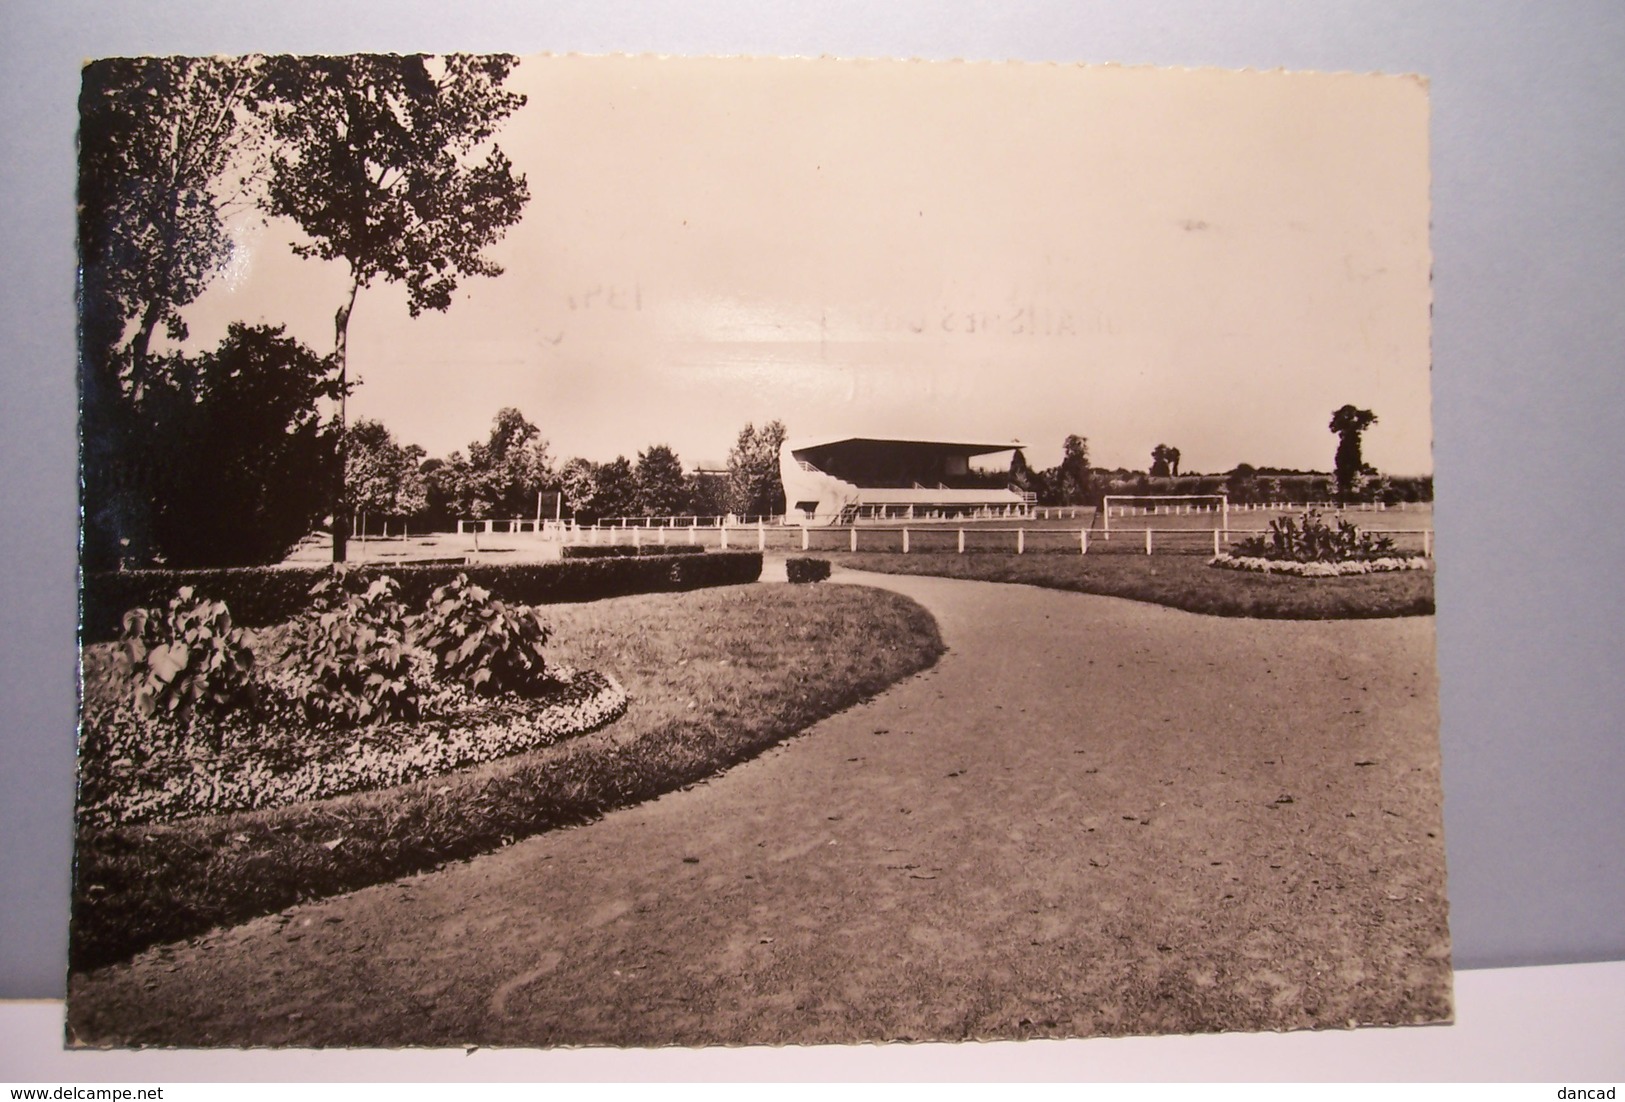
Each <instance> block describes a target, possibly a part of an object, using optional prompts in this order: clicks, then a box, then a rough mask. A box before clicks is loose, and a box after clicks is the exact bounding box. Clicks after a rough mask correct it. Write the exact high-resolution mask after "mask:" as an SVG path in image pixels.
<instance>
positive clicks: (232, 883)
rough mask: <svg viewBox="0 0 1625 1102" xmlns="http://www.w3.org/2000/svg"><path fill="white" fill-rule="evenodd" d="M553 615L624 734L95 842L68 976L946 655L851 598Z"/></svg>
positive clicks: (678, 771)
mask: <svg viewBox="0 0 1625 1102" xmlns="http://www.w3.org/2000/svg"><path fill="white" fill-rule="evenodd" d="M545 615H546V618H547V619H548V621H549V623H550V624H551V625H552V627H553V629H554V633H555V634H554V644H553V645H552V646H551V647H550V648H549V649H550V653H551V654H552V655H553V656H554V657H555V658H556V659H557V660H558V661H561V662H564V663H566V664H569V665H573V666H576V667H578V668H584V669H595V670H599V671H601V672H604V673H607V674H609V675H611V676H613V677H615V678H616V679H617V680H619V681H620V682H621V684H622V685H624V686H625V687H626V689H627V690H628V692H629V693H630V694H631V704H630V705H629V707H628V709H627V712H626V714H625V715H624V716H623V717H622V718H621V719H619V720H617V721H616V722H614V723H611V724H609V725H608V726H606V727H604V728H601V729H600V730H598V731H596V732H594V733H592V734H589V735H584V736H582V737H579V738H575V739H570V740H568V741H565V742H562V743H559V744H557V745H554V746H550V747H547V748H545V749H540V750H536V751H532V752H529V753H523V754H518V755H515V756H513V757H510V758H504V759H501V760H498V761H494V762H489V763H487V764H485V765H481V766H477V767H474V768H471V769H466V770H463V771H460V772H456V773H450V774H444V775H442V776H439V777H433V778H430V779H427V780H423V781H419V782H416V783H413V784H407V785H402V786H400V787H397V788H391V789H385V790H381V791H374V792H360V793H354V794H352V795H348V796H341V797H337V798H334V799H329V800H323V801H319V802H314V803H306V804H295V805H291V806H287V807H281V808H276V809H269V810H265V811H256V812H247V813H241V814H233V815H219V816H213V817H207V818H199V819H189V820H185V821H182V822H178V823H173V824H167V825H166V824H152V825H145V826H127V827H115V828H108V829H90V828H84V829H81V831H80V833H79V836H78V853H77V872H78V876H77V883H76V885H75V900H74V927H73V938H72V945H71V952H72V958H73V966H74V967H75V968H76V969H83V968H88V967H94V966H96V965H99V964H104V963H107V962H109V961H114V960H119V959H122V958H124V957H127V956H129V955H130V954H131V953H134V952H136V951H137V950H139V949H141V948H143V947H144V946H147V945H151V944H154V943H157V942H164V941H173V940H175V939H178V938H182V937H186V936H189V935H192V934H195V933H198V932H200V931H202V930H205V929H208V928H209V927H211V926H216V925H221V924H230V923H234V922H238V921H241V920H243V919H246V918H249V917H251V916H254V915H260V914H267V913H270V912H273V911H276V910H279V909H281V908H283V907H286V906H288V905H290V904H292V903H295V902H297V901H299V900H302V899H310V898H316V897H321V896H325V895H332V894H335V893H337V892H343V891H349V890H351V889H354V888H358V887H361V886H364V885H367V884H374V883H379V882H381V881H385V880H389V879H393V878H395V877H399V876H402V875H404V874H406V873H410V872H414V871H418V870H421V869H425V868H429V867H432V866H434V865H437V864H440V863H441V862H444V861H446V860H449V859H452V858H458V857H467V856H471V855H473V854H476V853H481V852H485V851H488V850H491V849H495V848H498V847H500V846H502V845H504V844H506V843H508V842H511V841H513V840H514V839H516V838H520V837H523V836H525V835H528V834H534V833H537V832H539V831H542V830H546V829H549V828H552V827H556V826H561V825H565V824H571V823H580V822H584V821H587V820H590V819H592V818H594V817H595V816H597V815H599V814H601V813H602V812H603V811H605V810H607V809H609V808H613V807H619V806H624V805H627V804H631V803H636V802H638V801H641V800H645V799H648V798H650V797H652V796H656V795H659V794H660V793H663V792H668V791H671V790H672V789H675V788H679V787H681V786H683V785H687V784H692V783H694V782H695V781H698V780H700V779H702V778H704V777H707V776H710V775H711V774H713V773H716V772H717V771H719V770H721V769H725V768H727V767H728V766H731V765H733V764H735V763H737V762H739V761H742V760H745V759H747V758H751V757H754V756H755V755H756V754H758V753H760V752H761V751H762V750H763V749H765V748H767V747H769V746H771V745H773V744H775V743H777V742H780V741H782V740H783V739H785V738H787V737H789V736H790V735H793V734H795V733H796V732H798V731H801V730H802V729H804V728H806V727H807V726H809V725H810V724H812V723H814V722H815V721H817V720H819V719H821V718H823V717H825V716H827V715H830V714H832V713H834V712H838V711H840V710H842V709H843V708H846V707H848V706H850V705H851V704H853V703H855V702H857V701H859V700H862V699H864V698H866V697H869V696H872V695H874V694H875V693H877V692H879V691H880V690H882V689H884V688H886V687H887V686H888V685H891V684H892V683H893V682H895V681H897V680H898V679H899V678H902V677H906V676H908V675H909V674H912V673H914V672H916V671H918V670H920V669H923V668H925V667H927V666H930V665H931V664H932V663H933V662H935V661H936V659H937V656H938V655H939V654H940V653H941V651H942V642H941V638H940V636H939V635H938V633H937V627H936V623H935V621H934V620H933V619H932V618H931V616H930V614H929V613H927V612H925V610H924V609H922V608H920V607H919V606H918V605H916V604H914V603H913V602H911V601H909V600H908V599H906V598H904V597H900V596H899V595H897V594H895V593H889V592H884V591H880V590H874V589H863V588H857V587H849V586H818V587H802V586H783V585H779V586H734V587H727V588H718V589H710V590H699V591H695V592H689V593H680V594H649V595H645V596H639V597H623V598H616V599H611V600H605V601H597V602H593V603H590V604H581V605H552V606H548V607H547V608H546V609H545ZM86 666H87V669H91V670H95V669H100V670H104V671H105V670H107V669H109V664H108V663H106V662H87V663H86ZM90 691H97V690H96V688H95V687H92V688H91V690H90Z"/></svg>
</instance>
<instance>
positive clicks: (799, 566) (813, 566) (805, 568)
mask: <svg viewBox="0 0 1625 1102" xmlns="http://www.w3.org/2000/svg"><path fill="white" fill-rule="evenodd" d="M784 573H785V576H786V577H787V578H788V579H789V580H790V581H792V582H795V583H798V584H799V583H806V582H821V581H823V580H824V579H826V578H828V577H829V560H828V559H812V558H800V557H797V558H790V559H785V560H784Z"/></svg>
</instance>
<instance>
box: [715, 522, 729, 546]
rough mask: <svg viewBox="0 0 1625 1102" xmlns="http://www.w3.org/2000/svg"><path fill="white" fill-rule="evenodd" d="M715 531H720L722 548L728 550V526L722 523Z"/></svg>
mask: <svg viewBox="0 0 1625 1102" xmlns="http://www.w3.org/2000/svg"><path fill="white" fill-rule="evenodd" d="M717 531H718V532H721V533H722V550H724V551H726V550H728V526H727V525H726V524H724V525H723V526H722V527H720V528H718V529H717Z"/></svg>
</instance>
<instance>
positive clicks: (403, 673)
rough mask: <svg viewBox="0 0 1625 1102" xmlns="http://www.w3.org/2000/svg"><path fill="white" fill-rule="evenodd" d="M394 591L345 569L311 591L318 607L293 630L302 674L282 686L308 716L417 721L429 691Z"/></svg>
mask: <svg viewBox="0 0 1625 1102" xmlns="http://www.w3.org/2000/svg"><path fill="white" fill-rule="evenodd" d="M397 591H398V587H397V585H396V583H395V580H394V579H393V578H391V577H389V576H388V575H382V576H380V577H377V578H374V579H371V580H368V579H366V578H365V577H363V576H361V575H358V574H356V573H354V572H350V571H344V570H336V571H334V573H333V574H331V575H329V576H328V577H326V578H323V579H322V580H321V581H320V582H318V583H317V584H316V585H315V586H314V587H313V588H312V589H311V597H312V598H313V601H314V605H313V607H312V609H311V611H310V612H308V613H306V614H305V615H304V616H303V617H301V618H300V619H299V620H298V621H297V622H296V624H295V628H294V633H295V634H294V639H295V646H294V651H293V655H292V658H293V660H295V661H297V662H299V663H300V664H301V665H302V668H301V669H299V670H297V671H295V672H294V674H293V676H291V677H289V678H287V679H286V680H285V681H284V683H283V688H285V689H286V690H287V691H288V692H289V693H290V695H292V697H293V698H294V700H295V701H296V702H297V704H298V705H299V707H300V708H301V709H302V710H303V711H304V712H305V713H306V715H307V716H309V717H310V718H312V719H318V720H322V719H325V720H330V721H334V722H338V723H341V724H372V723H381V722H385V721H388V720H392V719H416V718H418V715H419V714H420V710H421V705H422V701H423V698H424V697H425V696H426V695H428V693H429V692H430V690H431V689H432V685H431V683H430V678H429V676H428V670H427V668H426V667H427V665H428V663H427V661H426V659H425V656H424V655H423V653H422V652H421V651H420V650H419V649H418V648H417V647H416V646H415V645H414V644H413V642H412V638H411V618H410V617H408V616H407V615H406V611H405V609H404V608H403V607H402V605H401V603H400V601H399V600H397V598H396V594H397Z"/></svg>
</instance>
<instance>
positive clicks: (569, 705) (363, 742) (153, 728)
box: [80, 666, 627, 826]
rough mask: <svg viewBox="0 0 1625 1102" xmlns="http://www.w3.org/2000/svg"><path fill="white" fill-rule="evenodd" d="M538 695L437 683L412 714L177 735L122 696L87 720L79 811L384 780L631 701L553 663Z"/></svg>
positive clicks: (526, 746) (491, 755)
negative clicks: (495, 694) (407, 718)
mask: <svg viewBox="0 0 1625 1102" xmlns="http://www.w3.org/2000/svg"><path fill="white" fill-rule="evenodd" d="M549 672H550V676H551V678H552V680H553V682H554V685H553V686H552V687H551V688H549V689H548V690H547V691H546V692H544V693H542V694H540V695H538V696H535V697H531V698H508V699H504V700H501V701H496V702H491V701H486V700H481V699H479V698H477V697H474V696H472V695H471V694H469V693H467V692H466V691H464V690H461V689H458V688H447V689H445V690H443V691H441V692H440V693H439V694H437V696H436V698H435V699H434V701H433V702H432V704H431V705H430V707H428V708H427V709H426V714H425V716H424V717H423V718H422V719H420V720H418V721H416V722H398V723H393V724H388V725H383V726H377V727H365V728H341V727H324V726H321V725H314V726H313V725H311V724H310V723H308V722H306V721H304V720H302V719H301V718H300V717H298V716H296V715H294V714H292V713H291V712H281V713H280V714H273V716H272V717H271V718H269V719H254V720H249V719H233V718H232V717H226V718H223V719H219V720H215V721H213V722H202V721H199V722H194V723H193V724H191V725H190V726H189V727H187V728H186V729H185V730H184V733H182V734H180V735H178V736H177V735H174V734H173V733H171V734H170V735H169V736H168V737H164V736H162V735H161V734H160V730H161V729H160V727H159V726H158V725H156V724H154V723H153V722H151V721H150V720H147V719H144V718H143V717H142V716H140V715H139V714H137V713H136V712H135V711H134V710H133V709H131V708H129V707H127V706H125V705H123V704H119V705H115V706H113V707H111V708H107V709H105V710H101V711H99V712H95V713H91V712H88V711H87V714H86V716H85V723H84V735H83V742H84V745H83V752H82V753H81V756H80V761H81V770H82V773H81V788H80V817H81V822H82V823H83V824H85V825H87V826H107V825H112V824H122V825H130V824H135V823H142V822H152V821H175V820H180V819H186V818H191V817H194V816H198V815H216V814H221V813H225V812H231V811H249V810H254V809H256V808H265V807H280V806H283V805H286V804H291V803H299V802H302V801H305V800H318V799H325V798H328V797H331V796H338V795H342V794H345V793H349V792H358V791H363V790H368V789H378V788H387V787H390V786H392V785H399V784H405V783H408V782H410V781H414V780H419V779H422V778H424V777H429V776H435V775H437V774H440V773H445V772H448V771H450V770H454V769H463V768H467V767H469V766H473V765H478V764H480V763H482V762H487V761H492V760H494V759H497V758H501V757H506V756H509V755H512V754H518V753H521V752H523V751H526V750H534V749H538V748H540V747H543V746H548V745H551V744H553V743H555V742H558V741H560V740H562V739H565V738H568V737H571V736H574V735H579V734H583V733H585V732H588V731H592V730H595V729H596V728H598V727H601V726H603V725H604V724H606V723H609V722H611V721H612V720H615V719H617V718H619V717H620V716H621V714H622V713H624V712H625V711H626V706H627V694H626V691H625V690H624V689H623V688H621V686H620V685H619V684H617V683H616V681H615V680H614V679H613V678H610V677H607V676H605V675H603V674H599V673H595V672H592V671H581V672H577V671H574V670H570V669H567V668H564V667H559V666H555V667H554V668H553V669H552V670H551V671H549Z"/></svg>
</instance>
